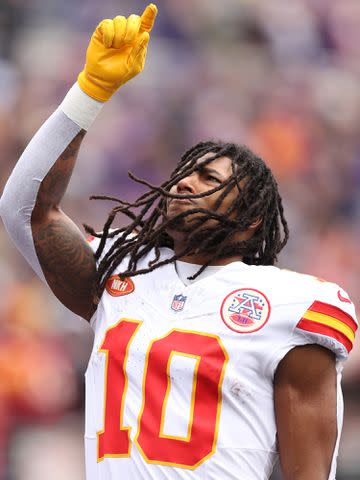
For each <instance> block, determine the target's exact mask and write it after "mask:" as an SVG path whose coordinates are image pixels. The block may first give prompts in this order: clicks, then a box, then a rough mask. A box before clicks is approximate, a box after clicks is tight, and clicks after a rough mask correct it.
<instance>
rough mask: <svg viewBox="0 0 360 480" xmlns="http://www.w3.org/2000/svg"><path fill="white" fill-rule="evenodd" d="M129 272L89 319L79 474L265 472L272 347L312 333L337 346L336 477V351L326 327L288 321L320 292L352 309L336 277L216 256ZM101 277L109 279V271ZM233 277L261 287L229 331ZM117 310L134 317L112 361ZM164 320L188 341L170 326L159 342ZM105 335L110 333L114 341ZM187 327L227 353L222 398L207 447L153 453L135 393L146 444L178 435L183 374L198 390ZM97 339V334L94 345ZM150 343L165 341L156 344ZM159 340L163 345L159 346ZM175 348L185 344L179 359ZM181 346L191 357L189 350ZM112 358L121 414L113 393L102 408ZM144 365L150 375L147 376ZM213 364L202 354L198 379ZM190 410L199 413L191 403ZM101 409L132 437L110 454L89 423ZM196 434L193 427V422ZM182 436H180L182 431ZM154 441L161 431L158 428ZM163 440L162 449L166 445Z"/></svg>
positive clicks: (165, 477) (166, 476)
mask: <svg viewBox="0 0 360 480" xmlns="http://www.w3.org/2000/svg"><path fill="white" fill-rule="evenodd" d="M113 240H114V239H112V241H113ZM110 243H111V241H109V244H110ZM97 244H98V240H97V239H96V240H94V241H93V242H91V243H90V245H91V246H92V247H93V248H94V249H96V246H97ZM107 248H108V247H107ZM154 255H155V253H154V252H153V251H152V252H149V254H148V255H147V256H146V257H145V258H143V259H142V260H141V261H140V263H139V265H138V268H139V269H141V268H145V267H146V266H147V265H148V264H149V261H151V260H152V259H153V258H154ZM172 255H173V252H172V251H171V250H168V249H162V253H161V257H160V260H165V259H167V258H169V256H172ZM127 261H128V260H127V259H125V260H124V264H123V265H120V266H119V267H118V268H117V270H116V271H115V272H114V275H116V272H121V269H122V268H124V267H125V266H126V265H127ZM114 282H115V280H114ZM122 282H123V281H122V280H121V281H120V282H119V281H118V284H119V285H120V284H121V285H122V287H123V283H122ZM124 282H126V280H124ZM131 282H132V283H133V286H134V288H133V289H128V290H126V289H124V288H121V291H122V292H124V291H128V292H129V293H128V294H122V293H121V294H119V295H116V292H115V294H114V291H113V290H111V289H110V292H111V294H110V292H109V291H108V290H105V292H104V294H103V296H102V298H101V301H100V304H99V306H98V309H97V312H96V313H95V315H94V317H93V319H92V327H93V329H94V332H95V338H94V347H93V351H92V354H91V357H90V360H89V365H88V368H87V372H86V426H85V449H86V471H87V479H88V480H101V479H103V478H106V479H107V480H115V479H117V478H127V479H129V480H153V479H156V480H170V479H171V480H204V479H206V480H218V479H219V478H221V479H226V480H232V479H234V480H235V479H237V480H267V479H268V478H269V477H270V475H271V471H272V469H273V465H274V463H275V462H276V460H277V458H278V451H277V443H276V422H275V415H274V398H273V392H274V384H273V381H274V374H275V371H276V368H277V366H278V364H279V362H280V361H281V359H282V358H283V357H284V355H286V353H287V352H289V351H290V350H291V349H292V348H294V346H296V345H305V344H312V343H319V344H321V345H324V344H326V346H327V348H329V349H331V350H332V351H333V352H334V353H335V354H336V357H337V372H338V384H337V398H338V402H337V414H338V417H337V422H338V438H337V442H336V448H335V451H334V455H333V460H332V466H331V474H330V476H329V479H331V480H332V479H334V478H335V471H336V457H337V452H338V445H339V437H340V432H341V425H342V415H343V407H342V397H341V388H340V378H341V370H342V363H343V360H345V359H346V357H347V351H346V349H345V347H344V346H343V345H342V344H341V342H340V341H337V340H336V339H332V341H331V342H330V341H328V342H327V343H326V342H324V339H325V338H327V339H330V337H326V336H325V335H321V334H318V333H313V336H307V335H306V334H304V332H303V331H302V330H300V329H299V328H297V324H298V322H299V321H300V319H301V318H302V317H303V315H304V314H305V312H306V311H307V310H308V308H309V307H310V306H311V305H312V304H313V302H314V301H319V302H324V303H327V304H329V305H330V304H331V305H333V306H335V307H337V308H339V309H341V310H342V311H344V312H346V313H347V314H348V315H350V316H351V317H355V311H354V307H353V305H352V304H350V303H342V302H341V301H340V300H339V297H338V294H337V293H338V289H339V287H338V286H337V285H335V284H331V283H326V282H323V283H321V282H319V281H318V280H317V279H315V278H314V277H310V276H307V275H300V274H297V273H294V272H289V271H285V270H280V269H278V268H275V267H261V266H248V265H245V264H243V263H242V262H233V263H231V264H229V265H226V266H224V267H221V268H219V269H217V271H216V272H213V273H212V274H211V275H208V276H206V277H205V278H202V279H199V280H198V281H195V282H192V283H191V284H189V285H187V286H185V285H184V284H183V282H182V281H181V279H180V278H179V275H178V273H177V272H176V269H175V266H174V264H168V265H164V266H163V267H160V268H159V269H156V270H154V271H153V272H151V273H149V274H145V275H139V276H135V277H132V279H131ZM129 283H130V282H129ZM110 284H111V286H112V288H113V285H114V283H111V282H110V283H109V285H110ZM239 289H240V290H245V291H249V290H250V291H253V292H254V293H256V292H260V293H261V295H262V298H264V296H266V298H267V299H268V302H269V304H270V315H269V319H268V321H267V322H266V323H265V324H264V325H262V326H261V328H259V329H258V330H257V331H254V332H252V333H244V330H243V331H242V332H240V333H239V332H237V331H234V330H232V329H231V328H229V327H228V325H226V324H225V322H224V321H223V319H222V311H223V306H224V300H225V299H226V298H227V297H228V296H229V295H232V294H233V292H234V291H238V290H239ZM119 292H120V289H119ZM180 295H181V297H182V301H183V308H181V309H173V308H172V307H173V302H174V297H175V296H176V297H177V296H180ZM354 321H355V320H354ZM121 322H135V323H138V328H137V330H136V332H135V333H134V334H133V336H132V337H131V339H130V340H129V341H128V342H125V344H126V348H127V349H126V357H125V360H124V363H123V362H122V361H121V358H124V357H123V356H121V353H120V350H121V352H123V351H124V346H123V347H120V344H121V339H122V338H124V336H123V332H122V331H119V334H121V335H119V338H118V339H117V340H116V341H115V340H114V337H113V335H115V332H117V328H118V326H119V325H120V326H121ZM130 325H131V323H130ZM173 332H180V334H181V335H186V341H187V339H188V338H189V342H188V343H186V342H185V343H184V345H183V347H182V348H183V350H182V349H179V347H178V346H176V347H175V346H174V344H173V338H171V339H169V343H168V344H165V343H164V342H166V341H167V337H169V336H170V335H173ZM108 335H111V338H112V344H113V345H114V349H113V350H112V349H111V347H110V340H109V338H110V337H109V336H108ZM187 336H188V337H187ZM193 336H195V337H196V338H197V337H198V336H200V337H201V338H216V339H218V341H219V342H220V343H221V345H222V347H223V351H225V352H226V354H227V357H228V360H227V362H226V363H225V364H224V367H223V368H224V377H223V381H222V383H221V387H220V388H221V399H220V406H221V407H220V408H221V410H220V415H219V419H218V424H217V425H218V430H217V434H216V435H215V436H214V442H215V443H214V448H213V451H212V453H210V454H209V455H208V456H207V457H206V458H204V460H203V461H202V462H201V463H200V464H198V466H195V468H187V467H184V466H182V467H181V468H180V467H179V466H178V465H176V463H173V464H171V465H170V464H164V462H162V461H159V460H157V458H152V460H151V461H150V460H147V459H146V458H145V457H144V453H143V451H142V448H143V447H142V446H141V438H140V436H138V434H139V432H140V431H141V428H140V425H141V419H142V415H143V412H144V405H145V404H146V402H149V403H148V405H151V408H153V407H154V408H153V409H152V410H151V412H153V414H152V416H151V415H150V417H149V420H148V423H147V425H146V428H145V429H144V430H143V432H146V435H148V438H149V439H150V441H149V445H150V446H151V445H152V443H153V442H157V441H158V437H159V433H158V432H159V431H160V432H163V433H166V435H168V436H171V435H173V438H174V440H171V439H170V440H169V442H170V444H171V442H172V441H173V442H174V445H175V444H176V442H178V441H179V440H178V439H177V440H176V438H177V437H179V436H180V437H184V436H185V434H184V432H186V425H191V423H190V420H189V405H187V408H184V406H183V405H184V402H187V403H188V402H189V396H190V394H189V385H191V381H192V380H193V381H194V385H195V387H194V388H195V391H199V389H200V384H201V382H200V380H197V378H198V377H195V375H194V359H196V358H197V357H196V348H194V351H192V344H193V338H194V337H193ZM105 339H106V340H107V341H108V343H107V345H106V346H103V345H104V340H105ZM160 344H161V345H162V348H163V349H164V350H161V349H159V345H160ZM169 344H170V349H171V348H173V350H172V352H173V353H171V354H170V356H169V350H166V349H167V348H169ZM115 345H116V348H115ZM107 349H109V350H107ZM106 350H107V352H108V353H106ZM164 351H165V352H166V353H161V352H164ZM155 352H157V353H156V354H155ZM111 353H112V354H113V356H111ZM150 355H154V356H155V357H154V356H153V357H152V359H153V360H152V361H153V362H155V358H156V363H153V364H152V365H153V368H152V369H151V368H150V367H149V365H150V360H149V359H150ZM181 355H184V359H183V362H181ZM208 355H209V358H211V359H214V358H215V355H214V352H213V351H212V350H211V349H210V350H209V351H207V352H205V354H204V356H205V357H207V356H208ZM187 357H190V359H191V361H190V362H189V360H187ZM109 359H111V360H109ZM179 359H180V360H179ZM201 361H202V360H200V362H201ZM113 362H114V363H113ZM166 362H168V363H167V369H166ZM114 365H116V366H117V370H116V371H117V372H122V371H123V369H124V371H125V372H126V375H127V383H126V389H125V393H124V394H123V395H122V396H121V401H122V409H121V411H122V418H121V421H120V420H119V413H118V412H119V411H120V403H119V401H117V402H115V403H114V404H112V407H113V410H112V409H111V407H110V411H104V408H105V403H104V399H105V398H106V396H105V391H106V388H109V389H110V392H112V393H109V391H108V396H107V398H108V399H109V398H114V396H113V395H116V394H117V393H116V392H119V388H120V383H118V382H120V377H118V378H119V380H118V381H116V375H119V373H117V374H114V371H115V369H113V368H112V370H111V371H112V376H111V377H110V376H109V368H110V366H112V367H114ZM155 365H156V368H155ZM150 371H151V377H150V376H148V375H149V372H150ZM166 372H167V373H166ZM213 372H214V364H213V363H212V360H211V361H209V363H208V364H207V368H206V370H205V374H204V372H203V373H202V375H205V377H206V383H205V385H207V387H204V386H202V387H201V388H205V390H206V389H208V388H210V386H211V382H213V381H214V380H213V379H214V374H213ZM113 375H115V377H114V376H113ZM159 378H160V379H161V378H162V379H164V378H165V379H166V378H168V380H167V382H169V383H168V385H170V387H168V390H167V393H166V394H165V395H164V392H162V393H159V392H160V390H159V388H158V384H157V383H156V385H154V382H157V381H158V379H159ZM110 379H112V381H110ZM203 381H204V379H203ZM199 382H200V383H199ZM202 385H204V384H202ZM182 391H183V392H184V396H183V399H182V401H180V400H177V405H178V408H177V409H176V408H175V406H174V404H173V398H174V397H177V398H178V396H179V395H181V392H182ZM202 391H203V392H204V390H202ZM145 392H147V397H146V394H145ZM206 392H207V394H205V395H204V398H202V402H203V403H202V402H201V401H200V398H198V400H199V402H198V403H197V405H198V408H199V409H202V408H204V405H207V404H208V403H209V401H210V397H211V395H210V393H208V391H207V390H206ZM159 396H160V397H159ZM145 397H146V398H147V400H146V402H144V398H145ZM159 403H160V405H162V410H161V411H162V415H163V417H162V418H164V419H165V420H164V422H163V424H162V425H163V427H162V429H161V428H160V430H159V429H158V428H157V426H156V425H157V424H156V422H158V420H157V414H156V405H158V404H159ZM158 411H159V410H158ZM197 414H198V415H199V410H198V413H197ZM200 416H201V414H200ZM105 418H108V421H109V418H110V419H111V423H112V424H115V425H119V424H120V425H121V428H122V429H125V428H129V427H130V430H129V432H130V442H129V445H130V447H131V448H130V451H129V453H128V454H127V453H126V454H125V455H122V456H121V455H113V457H116V456H117V458H112V455H111V451H110V450H106V452H105V453H108V456H107V457H105V458H103V459H102V460H100V461H98V453H97V444H98V443H97V442H98V439H97V436H98V435H97V434H98V433H99V432H102V431H103V430H104V419H105ZM210 420H211V419H210V418H209V417H208V416H207V417H204V424H203V428H205V426H206V425H208V424H209V422H210ZM154 422H155V423H154ZM153 423H154V424H153ZM184 424H185V428H184ZM179 432H180V433H179ZM181 432H182V433H181ZM197 435H200V433H199V432H197ZM201 435H202V433H201ZM180 441H182V440H181V439H180ZM183 441H184V445H185V446H186V443H185V442H186V441H187V440H185V439H184V440H183ZM190 441H191V437H190ZM139 442H140V443H139ZM164 442H165V443H166V440H164ZM111 443H112V441H111V439H110V440H109V439H108V448H110V446H111ZM115 445H116V442H115ZM142 445H144V444H142ZM167 448H169V451H170V452H171V454H172V448H171V446H170V447H169V446H168V447H167ZM165 450H166V446H165V447H164V448H163V449H159V451H158V452H159V455H163V452H164V451H165ZM117 453H121V452H117ZM195 453H196V449H195V448H192V449H189V456H190V458H191V456H192V455H195Z"/></svg>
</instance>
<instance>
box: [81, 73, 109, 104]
mask: <svg viewBox="0 0 360 480" xmlns="http://www.w3.org/2000/svg"><path fill="white" fill-rule="evenodd" d="M77 81H78V84H79V86H80V88H81V90H82V91H83V92H85V93H86V94H87V95H88V96H89V97H91V98H93V99H94V100H97V101H98V102H103V103H104V102H107V101H108V100H109V99H110V98H111V97H112V95H113V94H114V93H115V91H116V89H117V88H116V89H115V88H114V87H113V86H111V85H109V88H106V85H104V83H105V84H106V80H105V79H102V80H101V85H100V84H97V83H96V82H95V81H93V80H92V79H91V77H89V76H88V75H87V74H86V72H85V70H83V71H82V72H80V73H79V76H78V79H77Z"/></svg>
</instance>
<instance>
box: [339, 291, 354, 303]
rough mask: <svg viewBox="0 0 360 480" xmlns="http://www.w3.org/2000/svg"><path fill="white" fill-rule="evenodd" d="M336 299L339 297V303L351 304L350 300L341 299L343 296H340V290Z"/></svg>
mask: <svg viewBox="0 0 360 480" xmlns="http://www.w3.org/2000/svg"><path fill="white" fill-rule="evenodd" d="M338 297H339V300H340V301H341V302H345V303H352V302H351V300H350V298H347V297H343V296H342V295H341V291H340V290H339V291H338Z"/></svg>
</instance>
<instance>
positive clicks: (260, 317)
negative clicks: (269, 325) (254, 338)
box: [220, 288, 271, 333]
mask: <svg viewBox="0 0 360 480" xmlns="http://www.w3.org/2000/svg"><path fill="white" fill-rule="evenodd" d="M270 310H271V309H270V303H269V300H268V299H267V297H266V296H265V295H264V294H263V293H261V292H259V290H255V289H253V288H240V289H239V290H234V291H233V292H231V293H229V295H227V296H226V297H225V299H224V301H223V302H222V304H221V310H220V313H221V318H222V319H223V321H224V323H225V325H227V326H228V327H229V328H231V330H234V332H238V333H251V332H256V331H257V330H260V328H262V327H263V326H264V325H265V323H266V322H267V321H268V320H269V316H270Z"/></svg>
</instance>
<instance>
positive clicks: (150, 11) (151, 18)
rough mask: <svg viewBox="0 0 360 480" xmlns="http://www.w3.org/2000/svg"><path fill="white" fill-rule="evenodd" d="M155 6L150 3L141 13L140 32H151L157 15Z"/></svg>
mask: <svg viewBox="0 0 360 480" xmlns="http://www.w3.org/2000/svg"><path fill="white" fill-rule="evenodd" d="M157 11H158V9H157V6H156V5H155V4H154V3H150V4H149V5H148V6H147V7H146V8H145V10H144V12H143V14H142V15H141V26H140V32H151V30H152V28H153V26H154V22H155V18H156V15H157Z"/></svg>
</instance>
